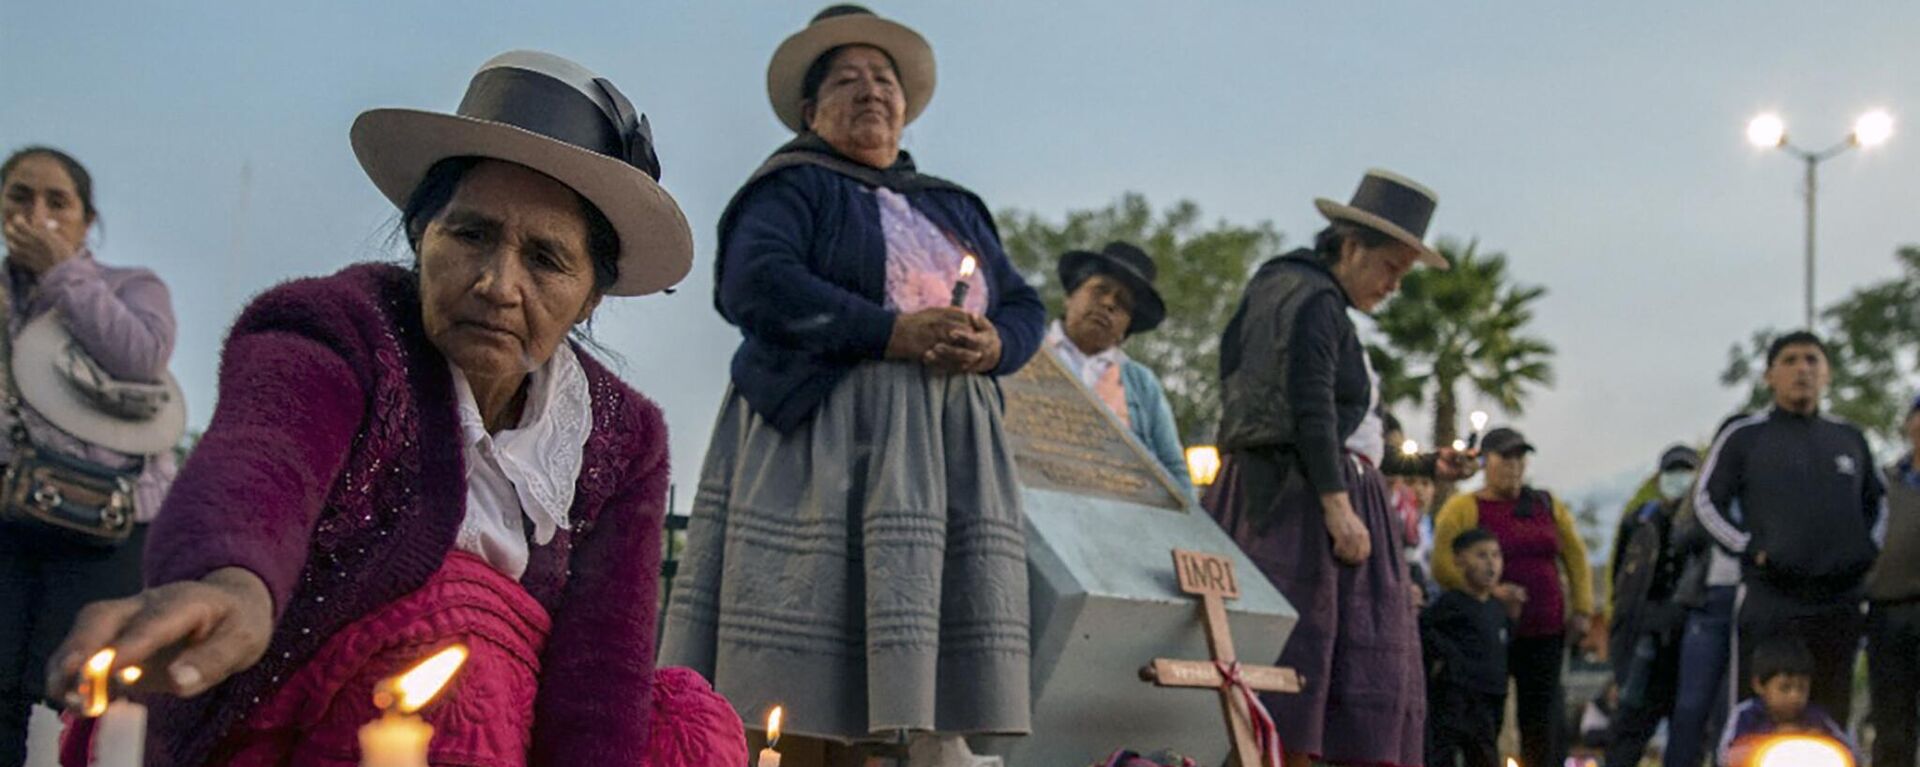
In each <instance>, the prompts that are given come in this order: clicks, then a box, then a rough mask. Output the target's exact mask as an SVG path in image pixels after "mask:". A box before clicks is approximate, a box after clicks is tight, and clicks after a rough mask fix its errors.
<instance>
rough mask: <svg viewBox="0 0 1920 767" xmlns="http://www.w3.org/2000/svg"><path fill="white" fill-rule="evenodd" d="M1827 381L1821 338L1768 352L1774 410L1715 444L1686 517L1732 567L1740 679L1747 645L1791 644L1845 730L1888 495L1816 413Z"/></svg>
mask: <svg viewBox="0 0 1920 767" xmlns="http://www.w3.org/2000/svg"><path fill="white" fill-rule="evenodd" d="M1830 378H1831V373H1830V371H1829V369H1828V367H1827V357H1826V347H1825V346H1823V345H1822V344H1821V342H1820V339H1819V338H1817V337H1815V336H1814V335H1812V334H1810V333H1804V332H1803V333H1793V334H1790V335H1787V336H1783V337H1782V338H1780V339H1779V340H1777V341H1775V342H1774V344H1773V346H1772V347H1771V348H1770V349H1769V350H1768V354H1767V372H1766V380H1767V385H1768V386H1769V387H1770V388H1772V389H1773V394H1774V407H1773V408H1772V409H1771V410H1769V411H1767V412H1764V413H1759V414H1756V415H1754V416H1752V417H1749V418H1745V419H1742V420H1739V421H1736V422H1734V423H1733V424H1732V425H1731V426H1729V427H1727V429H1726V431H1724V432H1722V433H1721V435H1720V437H1719V439H1717V440H1715V442H1714V445H1713V451H1712V452H1711V453H1709V454H1708V455H1707V460H1706V464H1705V466H1704V468H1703V469H1702V471H1701V482H1700V489H1699V491H1698V493H1697V495H1696V497H1695V511H1696V512H1697V514H1698V517H1699V521H1700V523H1701V525H1702V526H1703V527H1705V528H1706V530H1707V532H1708V533H1710V534H1712V535H1713V538H1714V541H1715V542H1716V543H1717V544H1718V545H1719V546H1720V547H1721V548H1723V549H1725V550H1726V551H1727V552H1728V553H1731V554H1733V555H1735V556H1738V557H1740V560H1741V571H1742V585H1741V593H1740V597H1739V603H1738V604H1739V607H1738V616H1737V623H1736V625H1737V626H1738V636H1739V642H1738V645H1739V652H1740V659H1739V660H1740V664H1739V668H1740V669H1741V674H1740V677H1739V678H1742V679H1744V678H1747V677H1748V676H1750V674H1749V672H1748V666H1747V663H1748V658H1747V656H1749V655H1750V654H1751V653H1752V652H1753V644H1754V642H1756V641H1758V640H1761V639H1765V638H1769V637H1781V636H1788V637H1794V638H1797V639H1799V640H1800V641H1802V642H1804V643H1805V644H1806V646H1807V647H1808V648H1809V649H1810V650H1811V651H1812V653H1813V661H1814V671H1813V700H1814V702H1815V703H1818V704H1820V706H1821V707H1822V708H1824V709H1826V710H1827V711H1829V712H1832V713H1833V715H1834V716H1835V717H1837V718H1839V720H1840V721H1842V722H1844V721H1847V717H1848V715H1849V714H1850V713H1851V708H1852V700H1853V665H1854V658H1855V656H1856V655H1857V654H1858V649H1859V645H1860V637H1861V635H1862V634H1863V633H1864V632H1865V630H1866V619H1865V616H1863V615H1862V614H1861V610H1860V608H1861V605H1862V603H1863V602H1864V601H1865V599H1866V595H1865V592H1864V589H1863V587H1862V583H1863V581H1864V580H1865V578H1866V575H1867V571H1868V569H1869V568H1871V567H1872V566H1873V562H1874V558H1875V556H1876V555H1877V554H1878V551H1879V549H1878V546H1877V544H1876V542H1875V531H1876V528H1877V526H1878V524H1879V522H1880V518H1881V513H1882V510H1883V499H1884V498H1885V496H1886V486H1885V485H1884V484H1883V483H1882V482H1881V480H1880V472H1879V470H1878V468H1877V465H1876V464H1875V463H1874V461H1873V454H1872V451H1871V450H1870V449H1869V448H1868V447H1867V439H1866V436H1865V435H1863V434H1861V432H1860V430H1859V429H1857V428H1855V427H1854V426H1852V425H1851V424H1848V423H1846V422H1844V421H1840V420H1838V419H1835V418H1833V417H1831V416H1827V415H1825V414H1822V413H1821V412H1820V398H1821V395H1822V394H1823V392H1824V391H1825V389H1826V386H1827V383H1828V381H1829V380H1830ZM1736 504H1737V506H1738V509H1739V511H1738V513H1735V512H1734V511H1733V509H1734V508H1735V507H1736Z"/></svg>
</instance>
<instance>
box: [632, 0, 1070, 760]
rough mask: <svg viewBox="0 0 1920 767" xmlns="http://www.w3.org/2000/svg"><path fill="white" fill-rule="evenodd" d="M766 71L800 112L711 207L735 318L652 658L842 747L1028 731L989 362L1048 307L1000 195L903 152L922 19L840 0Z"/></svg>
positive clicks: (1013, 347) (926, 92)
mask: <svg viewBox="0 0 1920 767" xmlns="http://www.w3.org/2000/svg"><path fill="white" fill-rule="evenodd" d="M768 70H769V71H768V77H767V79H768V89H769V95H770V97H771V98H772V100H773V103H774V109H775V111H776V112H777V113H778V114H779V115H780V117H781V119H782V121H783V122H785V123H786V124H787V125H788V126H789V127H791V128H793V129H794V131H795V132H796V133H797V134H799V135H798V137H797V138H795V139H794V140H793V141H791V142H789V143H788V144H786V145H785V146H783V147H781V148H780V149H779V150H777V151H776V152H775V153H774V154H773V156H772V157H771V158H769V159H768V160H767V162H766V163H765V164H764V165H762V166H761V168H760V169H759V170H758V171H756V172H755V173H754V174H753V176H752V177H751V178H750V179H749V180H748V181H747V183H746V185H745V186H744V187H743V188H742V189H741V190H740V192H739V193H738V194H737V195H736V196H735V197H734V199H733V202H732V203H730V204H729V205H728V206H727V210H726V212H725V213H724V214H722V216H721V220H720V258H719V261H718V265H717V275H716V279H715V303H716V305H717V308H718V309H719V311H720V314H721V316H723V317H725V318H726V319H727V321H728V322H730V323H732V324H733V325H735V326H737V327H739V328H740V332H741V336H742V341H741V344H740V348H739V350H738V351H737V352H736V353H735V354H734V358H733V371H732V372H733V384H732V387H731V390H730V391H729V392H728V394H727V396H726V399H725V402H724V403H723V404H722V406H721V411H720V417H719V420H718V422H717V424H716V425H715V428H714V436H713V441H712V444H711V445H710V446H709V448H708V453H707V459H706V464H705V466H704V467H703V468H702V470H701V478H700V489H699V493H698V495H697V496H696V499H695V502H694V510H693V519H692V521H691V524H690V526H689V528H688V531H687V534H688V540H687V548H686V557H685V559H684V560H683V563H682V565H681V567H682V569H681V575H680V576H679V578H678V579H677V580H676V581H675V584H674V593H673V599H672V606H671V608H670V611H669V613H668V618H667V632H666V638H665V643H664V646H663V648H662V652H661V655H662V658H663V660H662V662H663V663H667V664H670V665H686V666H691V667H693V668H695V669H696V670H699V671H700V672H702V673H703V674H705V675H707V676H708V677H709V678H710V679H712V680H713V682H714V684H715V685H716V687H717V688H718V689H719V690H720V692H721V693H722V694H724V695H726V696H727V697H728V698H729V699H730V700H732V701H733V703H734V705H735V706H736V707H738V708H739V709H740V710H742V711H744V712H749V719H750V720H753V719H757V718H758V716H757V715H758V712H760V711H764V710H765V709H766V708H769V707H771V706H772V705H773V704H775V703H783V704H785V705H786V710H787V712H788V713H787V719H786V723H785V726H784V727H783V728H782V729H783V731H785V732H787V733H790V734H792V735H797V736H801V737H807V738H817V739H822V740H826V741H828V742H830V743H833V744H837V745H836V746H835V748H836V749H838V748H844V747H848V746H851V747H852V748H851V749H850V752H849V753H848V754H847V755H848V756H857V752H859V751H860V750H861V748H860V747H861V745H862V744H866V743H873V742H893V743H897V742H899V738H900V737H901V735H902V734H903V733H911V734H916V735H919V736H921V738H922V739H930V740H932V741H933V742H932V743H930V744H928V745H931V746H932V748H927V747H924V746H923V745H922V744H919V743H916V744H915V747H914V749H913V750H914V751H915V752H916V753H933V752H936V751H940V750H945V749H951V748H955V747H961V746H962V745H963V744H961V743H959V742H958V739H959V738H960V737H961V736H965V735H975V734H1016V733H1024V732H1026V731H1027V730H1028V727H1029V719H1030V717H1029V710H1028V708H1029V702H1028V685H1029V680H1028V671H1027V665H1028V638H1027V620H1028V612H1027V582H1026V553H1025V543H1024V526H1023V525H1024V523H1023V521H1022V516H1021V513H1020V504H1019V493H1018V488H1017V484H1016V478H1015V475H1014V467H1013V458H1012V452H1011V450H1010V448H1009V446H1008V443H1007V438H1006V434H1005V431H1004V429H1003V428H1002V425H1001V398H1000V395H999V390H998V388H997V386H996V384H995V381H994V378H995V377H996V376H999V375H1004V374H1008V373H1012V372H1014V371H1016V370H1018V369H1020V367H1021V366H1023V365H1025V364H1026V362H1027V360H1028V359H1029V358H1030V357H1031V356H1032V355H1033V353H1034V352H1035V350H1036V349H1038V348H1039V345H1040V340H1041V338H1042V336H1043V333H1044V328H1043V325H1044V322H1045V310H1044V308H1043V307H1042V305H1041V303H1040V299H1039V297H1038V295H1037V294H1036V293H1035V292H1034V290H1033V288H1032V287H1031V286H1029V285H1028V284H1027V283H1026V282H1025V281H1024V280H1023V279H1021V277H1020V275H1019V274H1018V273H1017V272H1016V271H1015V270H1014V268H1013V265H1012V263H1011V262H1009V261H1008V260H1007V257H1006V254H1005V253H1004V252H1003V250H1002V248H1001V244H1000V240H999V236H998V234H997V233H996V232H995V230H994V227H993V219H992V215H991V214H990V213H989V211H988V209H987V206H986V205H985V203H983V202H981V200H980V198H979V197H977V196H975V195H974V194H973V193H972V192H969V191H967V190H966V189H964V188H962V187H960V186H958V185H956V184H953V183H951V182H947V181H943V180H940V179H937V178H934V177H932V176H928V175H925V174H922V173H920V172H918V170H917V169H916V167H915V166H914V163H913V160H912V158H911V157H909V156H908V155H907V154H906V153H905V152H902V151H900V148H899V141H900V132H901V130H902V129H903V128H904V127H905V125H906V123H907V122H909V121H911V120H912V119H913V118H914V117H916V116H918V114H919V113H920V110H921V109H923V108H924V107H925V106H926V103H927V100H928V99H929V98H930V97H931V95H932V91H933V57H932V51H931V49H930V48H929V47H928V46H927V43H926V41H925V40H924V39H922V38H921V37H920V36H919V35H918V34H917V33H915V32H913V31H912V30H910V29H908V28H906V27H905V26H902V25H900V24H898V23H895V22H892V21H889V20H886V19H882V18H880V17H878V16H875V15H873V14H872V13H871V12H869V11H867V10H865V9H863V8H858V7H855V6H834V7H832V8H828V9H827V10H825V11H823V12H821V14H820V15H819V16H817V17H816V18H815V19H814V20H813V22H812V23H811V24H810V25H809V26H808V27H807V28H806V29H805V30H803V31H801V32H799V33H797V34H795V35H793V36H792V37H790V38H788V39H787V41H786V42H785V43H783V44H782V45H781V47H780V49H779V50H778V51H777V52H776V53H775V54H774V59H773V63H772V64H771V65H770V66H769V68H768ZM969 262H971V264H972V266H973V268H972V270H971V272H969V271H968V270H967V268H966V266H965V264H967V263H969ZM836 761H837V760H836Z"/></svg>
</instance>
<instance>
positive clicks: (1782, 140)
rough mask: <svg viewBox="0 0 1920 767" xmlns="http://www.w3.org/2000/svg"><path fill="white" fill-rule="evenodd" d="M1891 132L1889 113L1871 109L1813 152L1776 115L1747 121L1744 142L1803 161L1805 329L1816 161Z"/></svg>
mask: <svg viewBox="0 0 1920 767" xmlns="http://www.w3.org/2000/svg"><path fill="white" fill-rule="evenodd" d="M1892 136H1893V115H1890V114H1887V111H1886V110H1884V109H1875V110H1873V111H1870V112H1867V113H1866V114H1863V115H1861V116H1860V118H1859V119H1857V120H1855V121H1854V123H1853V132H1851V133H1848V134H1847V138H1846V139H1845V140H1843V141H1841V142H1840V143H1838V144H1834V145H1833V146H1830V147H1827V148H1826V149H1824V150H1821V151H1818V152H1813V151H1808V150H1806V149H1802V148H1800V147H1797V146H1794V145H1793V143H1792V142H1791V141H1789V140H1788V138H1787V123H1786V121H1785V120H1782V119H1780V115H1777V114H1774V113H1772V112H1768V113H1765V114H1762V115H1759V116H1756V117H1754V118H1753V119H1752V120H1750V121H1748V122H1747V142H1748V143H1751V144H1753V145H1754V146H1756V147H1759V148H1761V149H1779V150H1780V151H1783V152H1786V153H1787V154H1790V155H1793V156H1794V157H1798V158H1800V161H1801V162H1803V163H1806V178H1807V182H1806V183H1807V187H1806V195H1807V329H1808V330H1812V329H1813V320H1814V306H1813V302H1814V298H1813V263H1814V247H1813V245H1814V225H1813V222H1814V201H1815V199H1816V197H1817V196H1818V191H1819V184H1818V180H1817V179H1816V177H1815V176H1816V171H1817V170H1818V169H1819V167H1820V163H1823V162H1826V161H1827V160H1831V159H1833V158H1835V157H1839V156H1840V155H1842V154H1845V153H1846V151H1847V150H1849V149H1852V148H1854V147H1860V148H1863V149H1865V148H1871V147H1876V146H1879V145H1881V144H1884V143H1886V141H1887V139H1889V138H1891V137H1892Z"/></svg>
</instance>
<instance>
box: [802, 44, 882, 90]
mask: <svg viewBox="0 0 1920 767" xmlns="http://www.w3.org/2000/svg"><path fill="white" fill-rule="evenodd" d="M855 46H862V47H867V48H872V49H874V50H876V51H879V52H880V55H882V56H885V57H887V66H890V67H893V74H894V76H895V77H899V76H900V62H897V61H894V60H893V54H891V53H888V52H887V49H885V48H881V47H879V46H877V45H865V44H863V43H848V44H846V45H836V46H834V47H832V48H828V49H827V52H826V53H822V54H820V58H817V59H814V60H813V63H812V64H811V65H809V66H808V67H807V76H806V77H804V78H802V79H801V80H800V98H801V99H803V100H806V101H812V100H814V99H815V98H816V97H818V96H819V95H820V84H821V83H824V82H826V81H827V70H828V69H831V68H832V67H833V60H834V58H836V57H838V56H839V55H840V53H841V52H842V51H845V50H846V49H848V48H852V47H855ZM900 90H901V91H902V92H905V91H906V86H904V85H902V86H901V88H900Z"/></svg>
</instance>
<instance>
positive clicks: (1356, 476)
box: [1204, 170, 1472, 765]
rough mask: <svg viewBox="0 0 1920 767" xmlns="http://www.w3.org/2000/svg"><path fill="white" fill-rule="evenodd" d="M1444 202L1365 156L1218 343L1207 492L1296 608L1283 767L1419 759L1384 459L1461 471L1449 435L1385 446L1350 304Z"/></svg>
mask: <svg viewBox="0 0 1920 767" xmlns="http://www.w3.org/2000/svg"><path fill="white" fill-rule="evenodd" d="M1436 203H1437V200H1436V198H1435V196H1434V194H1433V192H1431V191H1429V190H1428V189H1427V188H1426V187H1424V186H1421V185H1419V184H1417V183H1414V182H1413V181H1411V180H1408V179H1407V178H1406V177H1404V176H1400V175H1398V174H1394V173H1390V172H1387V171H1380V170H1374V171H1369V172H1368V173H1367V174H1366V175H1365V176H1364V177H1363V178H1362V179H1361V181H1360V186H1359V188H1358V189H1357V190H1355V192H1354V195H1353V198H1352V200H1351V201H1349V202H1347V203H1340V202H1335V201H1333V200H1328V199H1319V200H1316V201H1315V202H1314V204H1315V207H1317V208H1318V209H1319V210H1320V212H1321V214H1322V215H1323V216H1325V217H1326V218H1327V221H1328V226H1327V228H1325V229H1323V230H1321V232H1320V233H1319V235H1318V236H1317V237H1315V238H1314V246H1313V248H1311V249H1304V248H1303V249H1300V250H1295V251H1293V252H1291V253H1288V254H1286V255H1284V256H1281V257H1279V258H1275V259H1273V260H1271V261H1268V262H1267V263H1265V264H1262V265H1261V267H1260V269H1259V270H1258V271H1257V272H1256V273H1255V274H1254V276H1253V279H1252V280H1251V281H1250V282H1249V283H1248V284H1247V289H1246V295H1245V296H1244V298H1242V300H1241V303H1240V308H1239V310H1238V311H1237V312H1236V313H1235V315H1234V317H1233V320H1232V321H1231V322H1229V323H1228V325H1227V330H1226V333H1225V335H1224V336H1223V337H1222V339H1221V343H1220V375H1221V382H1222V403H1223V412H1222V416H1221V422H1220V435H1219V445H1220V451H1221V453H1222V461H1221V471H1220V474H1219V477H1218V479H1217V480H1216V481H1215V483H1214V485H1213V486H1212V487H1211V488H1210V489H1209V490H1208V493H1207V497H1206V498H1205V500H1204V504H1205V505H1206V507H1207V508H1208V510H1209V511H1210V512H1211V513H1212V514H1213V515H1214V518H1215V519H1216V520H1218V521H1219V522H1220V525H1221V527H1223V528H1225V529H1226V530H1227V532H1228V533H1229V534H1231V535H1232V536H1233V537H1234V540H1235V541H1237V542H1238V543H1239V544H1240V546H1241V548H1242V549H1244V550H1245V551H1246V552H1247V555H1248V557H1250V558H1251V559H1252V560H1253V561H1254V563H1255V564H1257V565H1259V566H1260V569H1261V571H1262V572H1263V573H1265V574H1266V576H1267V578H1268V579H1269V580H1271V581H1273V584H1274V586H1275V587H1277V588H1278V589H1279V590H1280V593H1282V594H1284V595H1286V597H1287V600H1288V601H1290V602H1292V603H1293V606H1294V608H1295V609H1296V610H1298V611H1299V613H1300V621H1299V623H1298V624H1297V625H1296V626H1295V628H1294V631H1293V635H1292V637H1291V638H1289V639H1288V640H1287V646H1286V648H1285V649H1284V650H1282V651H1281V655H1280V659H1279V663H1280V664H1281V665H1283V666H1290V667H1292V668H1295V669H1297V670H1299V671H1300V673H1301V674H1302V676H1304V677H1305V680H1306V681H1305V684H1304V688H1303V689H1302V690H1301V692H1300V693H1299V694H1296V695H1275V696H1267V697H1266V703H1267V706H1268V708H1270V709H1271V710H1272V713H1273V718H1274V721H1275V723H1276V724H1277V726H1278V728H1279V732H1280V739H1281V742H1282V743H1283V744H1284V745H1285V747H1286V749H1287V764H1288V765H1305V764H1307V763H1308V762H1309V760H1313V759H1317V760H1320V761H1323V762H1327V763H1332V764H1365V765H1418V764H1422V763H1424V762H1425V755H1424V753H1423V751H1424V742H1423V740H1424V732H1425V711H1426V701H1425V691H1426V685H1425V683H1424V679H1423V675H1422V672H1421V658H1420V637H1419V629H1418V624H1417V620H1416V615H1415V612H1414V610H1415V607H1414V604H1413V593H1412V592H1413V590H1412V589H1411V588H1410V587H1409V584H1410V581H1409V575H1408V571H1407V564H1406V561H1405V557H1404V554H1403V552H1402V550H1401V547H1400V546H1399V545H1397V541H1398V538H1397V537H1396V533H1395V530H1396V529H1397V527H1396V521H1395V518H1394V515H1393V511H1392V510H1391V508H1390V506H1389V504H1388V502H1387V494H1386V483H1385V481H1384V480H1383V475H1384V474H1425V475H1437V476H1438V477H1439V478H1441V479H1458V478H1460V477H1462V476H1464V475H1467V474H1471V473H1472V468H1471V464H1470V463H1468V462H1466V461H1462V460H1460V457H1459V456H1457V455H1455V454H1453V452H1452V451H1450V450H1443V451H1441V452H1440V453H1437V454H1429V455H1425V456H1419V457H1409V456H1403V455H1401V453H1400V451H1399V450H1397V449H1396V450H1387V449H1386V445H1385V435H1384V430H1383V424H1382V420H1381V418H1380V417H1379V413H1380V412H1381V407H1380V393H1379V392H1380V387H1379V383H1378V381H1377V380H1376V378H1375V376H1374V375H1373V371H1372V368H1371V366H1370V365H1369V362H1368V360H1367V352H1366V349H1365V348H1364V347H1363V346H1362V345H1361V344H1360V340H1359V336H1358V335H1357V333H1356V331H1355V329H1354V325H1353V321H1352V320H1351V319H1349V318H1348V316H1347V311H1348V310H1349V309H1358V310H1360V311H1362V312H1368V311H1372V310H1373V309H1374V308H1375V307H1376V306H1378V305H1379V304H1380V303H1381V302H1382V301H1385V300H1386V299H1387V298H1388V297H1389V296H1390V295H1392V294H1393V293H1394V292H1395V291H1397V290H1398V289H1399V287H1400V279H1401V277H1403V276H1405V275H1406V274H1407V272H1408V271H1410V270H1411V269H1413V267H1414V265H1415V264H1426V265H1428V266H1429V267H1432V268H1436V269H1445V268H1447V262H1446V259H1444V258H1442V257H1441V256H1440V254H1439V253H1438V252H1436V251H1435V250H1434V249H1433V248H1431V247H1428V246H1427V245H1426V243H1425V241H1424V238H1425V235H1426V230H1427V224H1428V222H1429V220H1430V219H1431V218H1432V215H1433V210H1434V207H1435V205H1436Z"/></svg>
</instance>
